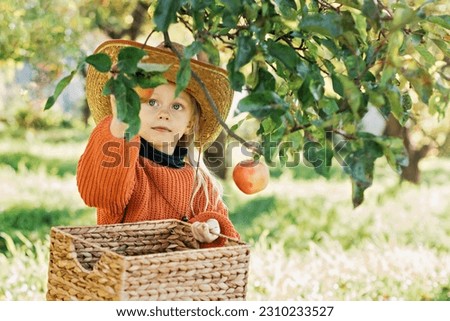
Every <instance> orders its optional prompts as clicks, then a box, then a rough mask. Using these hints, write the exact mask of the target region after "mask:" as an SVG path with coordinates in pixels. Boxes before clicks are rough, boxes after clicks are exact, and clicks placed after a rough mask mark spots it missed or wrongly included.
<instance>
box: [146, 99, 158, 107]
mask: <svg viewBox="0 0 450 321" xmlns="http://www.w3.org/2000/svg"><path fill="white" fill-rule="evenodd" d="M148 104H149V105H150V106H152V107H155V106H156V105H157V104H158V103H157V101H156V99H150V100H149V101H148Z"/></svg>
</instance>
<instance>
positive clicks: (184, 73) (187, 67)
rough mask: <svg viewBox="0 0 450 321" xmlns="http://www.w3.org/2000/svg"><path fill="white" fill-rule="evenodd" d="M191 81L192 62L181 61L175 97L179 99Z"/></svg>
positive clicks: (188, 60) (187, 60)
mask: <svg viewBox="0 0 450 321" xmlns="http://www.w3.org/2000/svg"><path fill="white" fill-rule="evenodd" d="M190 79H191V60H190V59H185V58H183V59H181V61H180V69H178V72H177V80H176V81H177V88H176V89H175V97H178V95H179V94H180V93H181V92H182V91H183V90H185V89H186V87H187V85H188V84H189V80H190Z"/></svg>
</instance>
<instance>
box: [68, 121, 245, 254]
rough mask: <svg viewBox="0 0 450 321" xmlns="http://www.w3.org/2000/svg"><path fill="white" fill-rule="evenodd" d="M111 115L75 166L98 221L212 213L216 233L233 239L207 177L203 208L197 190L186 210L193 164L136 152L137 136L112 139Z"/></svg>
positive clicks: (206, 216)
mask: <svg viewBox="0 0 450 321" xmlns="http://www.w3.org/2000/svg"><path fill="white" fill-rule="evenodd" d="M111 119H112V117H111V116H109V117H106V118H105V119H103V120H102V121H101V122H100V123H99V124H98V125H97V127H96V128H95V129H94V131H93V132H92V134H91V137H90V138H89V141H88V144H87V147H86V150H85V152H84V153H83V155H82V156H81V159H80V161H79V163H78V169H77V184H78V190H79V192H80V194H81V197H82V198H83V200H84V202H85V203H86V204H87V205H88V206H92V207H96V208H97V223H98V224H114V223H120V222H121V221H122V219H123V218H124V222H138V221H145V220H163V219H178V220H181V219H182V217H183V216H187V217H188V218H189V223H193V222H196V221H200V222H206V221H207V220H208V219H210V218H214V219H216V220H217V221H218V222H219V225H220V230H221V233H222V234H224V235H227V236H230V237H233V238H239V234H238V233H237V231H236V230H235V228H234V227H233V224H232V223H231V221H230V220H229V218H228V212H227V209H226V207H225V205H224V204H223V202H222V200H219V202H218V203H217V206H215V207H214V204H215V200H216V198H217V197H219V196H218V195H213V192H212V191H213V189H212V185H211V182H210V181H209V180H208V186H209V188H208V192H209V199H210V202H209V204H208V207H207V208H206V209H205V204H206V197H205V193H204V192H203V191H199V192H197V194H196V195H195V198H194V211H193V213H192V211H191V206H190V197H191V193H192V189H193V175H194V168H193V167H192V166H191V165H189V164H185V166H184V167H182V168H171V167H167V166H162V165H159V164H156V163H154V162H152V161H151V160H149V159H147V158H144V157H142V156H139V146H140V138H139V137H135V138H133V139H132V140H131V141H129V142H126V141H125V140H124V139H120V138H115V137H114V136H112V135H111V132H110V129H109V126H110V123H111ZM124 214H125V217H124ZM224 242H225V239H223V238H222V237H219V238H218V239H217V240H216V241H214V242H212V243H209V244H202V247H214V246H221V245H223V244H224Z"/></svg>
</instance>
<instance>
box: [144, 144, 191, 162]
mask: <svg viewBox="0 0 450 321" xmlns="http://www.w3.org/2000/svg"><path fill="white" fill-rule="evenodd" d="M187 152H188V149H187V148H186V147H180V146H178V145H177V146H176V147H175V150H174V152H173V154H172V155H168V154H166V153H163V152H161V151H159V150H157V149H156V148H153V146H152V145H151V144H150V143H149V142H147V141H146V140H145V139H144V138H142V137H141V145H140V149H139V155H140V156H142V157H145V158H147V159H149V160H151V161H153V162H155V163H156V164H159V165H162V166H167V167H171V168H181V167H184V164H185V162H184V158H185V157H186V155H187Z"/></svg>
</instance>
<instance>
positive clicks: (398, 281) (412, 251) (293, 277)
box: [248, 237, 450, 300]
mask: <svg viewBox="0 0 450 321" xmlns="http://www.w3.org/2000/svg"><path fill="white" fill-rule="evenodd" d="M449 276H450V257H449V256H448V255H443V254H439V253H436V251H434V250H431V249H427V248H422V247H417V248H414V247H404V246H400V245H396V244H379V245H376V244H373V243H368V244H366V245H365V246H364V247H362V248H360V249H353V250H350V251H345V250H343V249H342V247H340V245H339V244H338V243H337V242H333V241H330V242H329V243H327V244H326V245H325V246H317V245H316V244H314V243H311V244H310V249H309V250H308V251H306V252H303V253H292V254H290V255H289V256H286V255H285V253H284V251H283V244H271V245H269V244H268V242H267V241H266V240H265V239H264V237H263V238H262V239H260V240H259V241H258V242H257V243H256V244H255V246H254V247H253V252H252V258H251V266H250V274H249V284H250V289H249V296H248V299H249V300H431V299H433V298H434V297H436V296H437V295H439V294H441V292H442V289H448V287H449V286H450V279H449ZM445 299H449V300H450V293H447V298H445Z"/></svg>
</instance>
